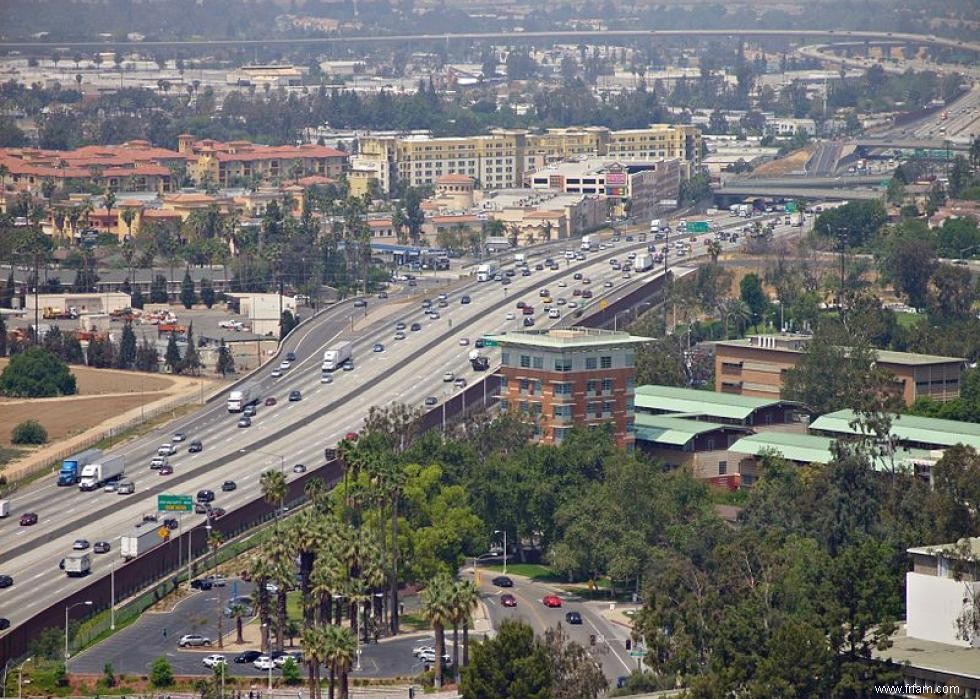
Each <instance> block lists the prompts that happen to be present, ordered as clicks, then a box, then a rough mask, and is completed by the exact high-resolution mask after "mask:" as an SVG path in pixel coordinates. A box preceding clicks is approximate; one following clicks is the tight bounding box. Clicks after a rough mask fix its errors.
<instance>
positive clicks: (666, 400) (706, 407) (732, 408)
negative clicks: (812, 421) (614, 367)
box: [634, 385, 790, 420]
mask: <svg viewBox="0 0 980 699" xmlns="http://www.w3.org/2000/svg"><path fill="white" fill-rule="evenodd" d="M634 401H635V404H636V407H637V408H646V409H652V410H663V411H666V412H670V413H683V414H685V415H704V416H706V417H716V418H724V419H726V420H746V419H748V418H749V416H750V415H752V413H753V412H755V411H756V410H759V409H760V408H767V407H770V406H773V405H779V404H780V403H783V404H785V403H789V402H790V401H784V400H779V399H776V400H767V399H765V398H753V397H751V396H740V395H736V394H734V393H715V392H714V391H699V390H697V389H694V388H677V387H676V386H659V385H649V386H638V387H637V388H636V397H635V399H634ZM638 416H639V414H638Z"/></svg>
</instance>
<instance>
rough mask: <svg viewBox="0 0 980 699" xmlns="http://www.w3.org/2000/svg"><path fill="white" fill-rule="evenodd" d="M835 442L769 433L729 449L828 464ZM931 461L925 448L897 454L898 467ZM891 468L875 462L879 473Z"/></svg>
mask: <svg viewBox="0 0 980 699" xmlns="http://www.w3.org/2000/svg"><path fill="white" fill-rule="evenodd" d="M834 441H835V440H834V439H833V438H832V437H821V436H819V435H814V434H799V433H796V432H782V431H772V432H769V431H766V432H759V433H757V434H750V435H748V436H745V437H742V438H741V439H739V440H738V441H737V442H735V443H734V444H733V445H732V446H730V447H729V448H728V450H729V451H733V452H736V453H738V454H746V455H748V456H761V455H762V454H764V453H765V452H767V451H772V452H775V453H776V454H778V455H780V456H782V457H783V458H784V459H788V460H790V461H795V462H797V463H801V464H826V463H829V462H830V461H832V460H833V458H834V455H833V452H832V451H831V445H832V444H833V443H834ZM929 458H930V455H929V452H927V451H925V450H922V449H901V450H898V451H896V453H895V461H896V463H897V464H905V463H909V462H910V461H911V460H915V459H929ZM891 468H892V464H891V463H890V460H889V459H887V458H885V457H880V458H878V459H877V460H876V462H875V469H876V470H879V471H890V470H891Z"/></svg>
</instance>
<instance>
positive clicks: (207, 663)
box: [201, 653, 228, 669]
mask: <svg viewBox="0 0 980 699" xmlns="http://www.w3.org/2000/svg"><path fill="white" fill-rule="evenodd" d="M201 663H203V664H204V667H209V668H212V669H213V668H216V667H218V666H219V665H227V664H228V661H227V660H225V656H223V655H218V654H217V653H213V654H211V655H205V656H204V658H203V659H202V660H201Z"/></svg>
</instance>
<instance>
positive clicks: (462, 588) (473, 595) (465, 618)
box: [453, 580, 480, 684]
mask: <svg viewBox="0 0 980 699" xmlns="http://www.w3.org/2000/svg"><path fill="white" fill-rule="evenodd" d="M479 600H480V592H479V590H477V589H476V585H474V584H473V583H472V582H471V581H469V580H461V581H459V582H457V583H456V584H455V585H453V667H454V668H455V670H456V683H457V684H459V649H458V647H457V644H456V630H457V628H458V627H460V626H462V627H463V665H469V663H470V621H472V620H473V610H474V609H476V606H477V604H478V603H479Z"/></svg>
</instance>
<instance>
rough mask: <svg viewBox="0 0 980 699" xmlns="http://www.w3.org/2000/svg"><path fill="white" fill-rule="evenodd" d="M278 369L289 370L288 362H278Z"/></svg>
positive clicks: (285, 360) (286, 360)
mask: <svg viewBox="0 0 980 699" xmlns="http://www.w3.org/2000/svg"><path fill="white" fill-rule="evenodd" d="M279 368H280V369H282V370H283V371H286V370H287V369H288V368H289V360H288V359H283V360H282V361H281V362H279Z"/></svg>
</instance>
